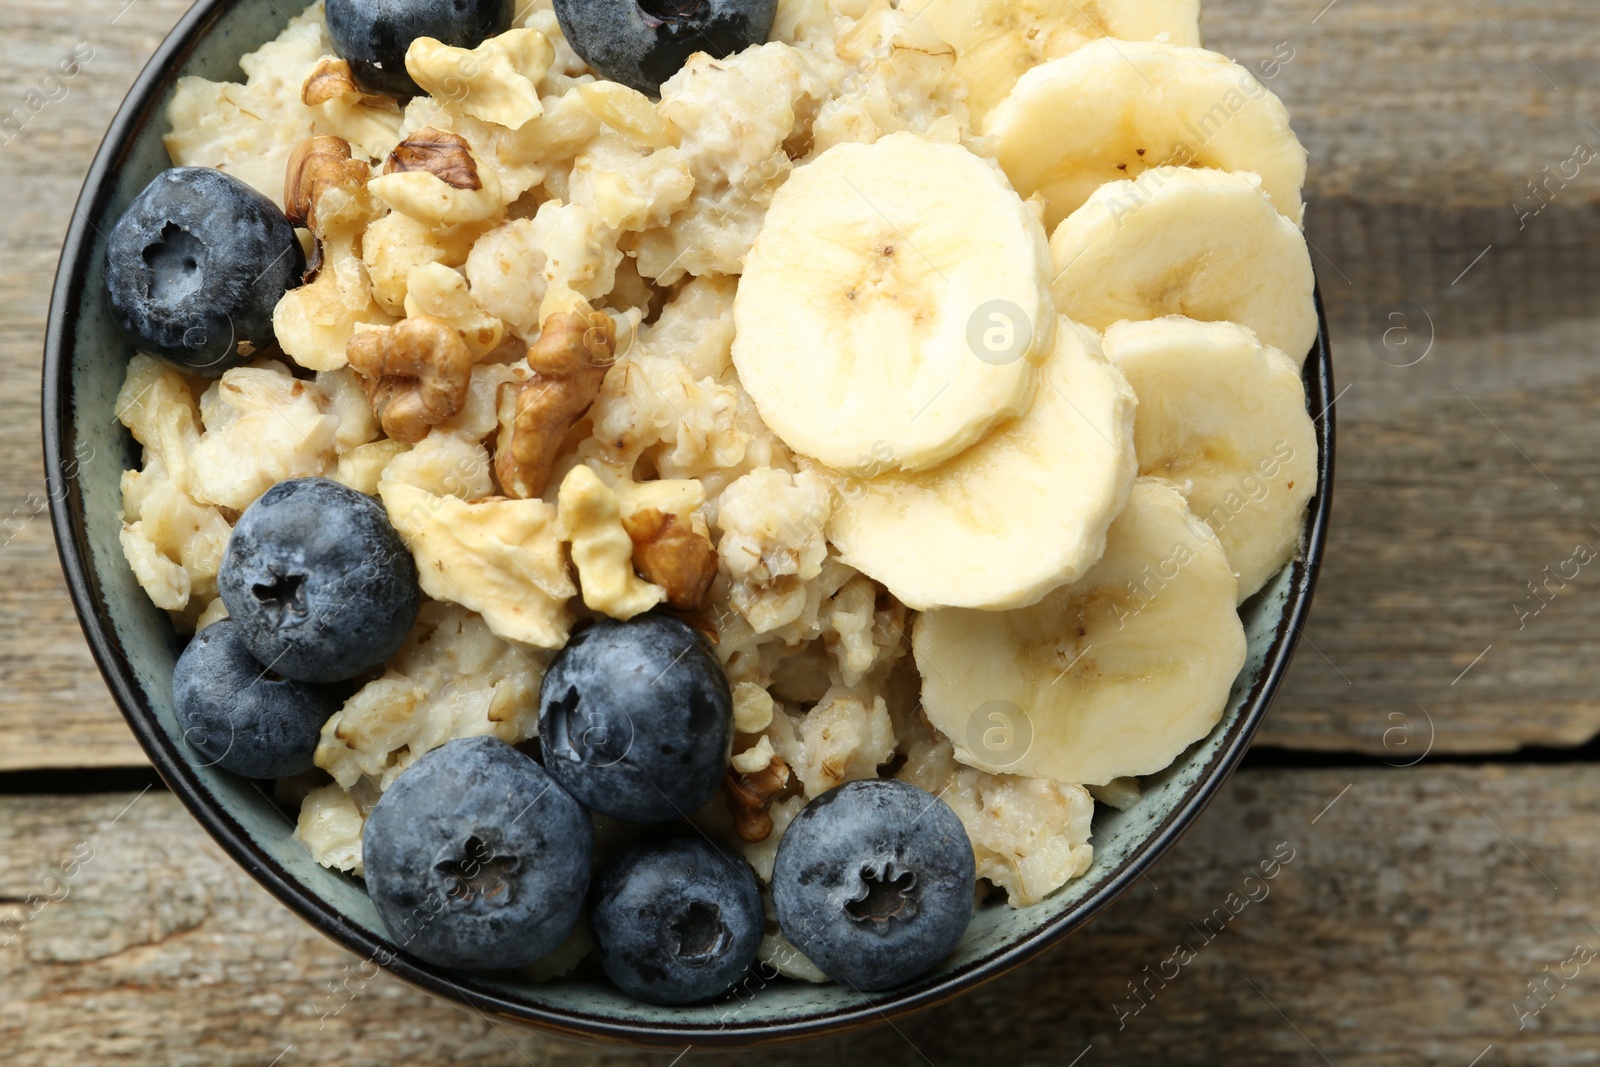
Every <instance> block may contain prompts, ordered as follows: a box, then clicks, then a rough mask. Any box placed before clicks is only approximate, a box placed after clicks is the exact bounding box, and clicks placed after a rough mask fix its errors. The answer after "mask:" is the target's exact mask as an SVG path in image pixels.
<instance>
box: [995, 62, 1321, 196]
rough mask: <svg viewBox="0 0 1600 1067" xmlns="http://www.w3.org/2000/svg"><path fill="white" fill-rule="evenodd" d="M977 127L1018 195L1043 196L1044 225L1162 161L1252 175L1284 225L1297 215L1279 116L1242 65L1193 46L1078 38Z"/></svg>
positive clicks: (1295, 151) (1294, 165) (1291, 141)
mask: <svg viewBox="0 0 1600 1067" xmlns="http://www.w3.org/2000/svg"><path fill="white" fill-rule="evenodd" d="M1185 43H1188V42H1184V41H1178V42H1176V44H1185ZM984 132H985V133H987V134H989V135H990V136H992V137H995V138H996V139H997V140H998V148H997V158H998V159H999V160H1000V166H1001V167H1003V168H1004V169H1005V172H1006V173H1007V174H1008V175H1010V176H1011V181H1012V183H1013V184H1014V185H1015V186H1016V187H1017V191H1018V192H1019V193H1021V194H1022V195H1023V196H1025V197H1027V196H1032V195H1033V194H1034V193H1043V194H1044V195H1045V198H1046V200H1047V202H1048V207H1047V210H1046V211H1045V226H1046V227H1048V228H1054V227H1055V225H1056V224H1057V223H1058V222H1060V221H1061V220H1062V219H1064V218H1066V217H1067V216H1068V215H1070V214H1072V213H1073V212H1074V211H1076V210H1078V208H1079V207H1081V206H1082V205H1083V203H1084V202H1085V201H1086V200H1088V199H1089V196H1090V195H1091V194H1092V193H1093V192H1094V191H1095V190H1096V189H1098V188H1099V187H1100V186H1102V185H1104V184H1105V183H1106V182H1113V181H1119V180H1121V179H1124V178H1135V177H1138V176H1139V174H1140V173H1142V172H1143V171H1145V170H1147V169H1149V168H1152V167H1162V166H1167V165H1174V166H1198V167H1214V168H1216V169H1218V170H1243V171H1250V172H1251V173H1253V174H1259V175H1261V188H1262V189H1263V190H1265V192H1266V193H1267V195H1268V196H1269V197H1271V198H1272V202H1273V204H1274V205H1276V206H1277V208H1278V210H1279V211H1281V212H1282V213H1283V216H1284V217H1285V218H1287V219H1288V220H1289V221H1290V222H1292V223H1294V224H1295V225H1296V226H1298V225H1300V221H1301V216H1302V215H1303V214H1304V211H1305V208H1304V205H1303V204H1302V203H1301V200H1300V189H1301V186H1303V185H1304V184H1305V180H1306V150H1305V149H1304V148H1302V147H1301V145H1300V140H1299V138H1297V137H1295V135H1294V130H1293V129H1291V128H1290V127H1289V112H1288V111H1287V110H1286V109H1285V108H1284V106H1283V103H1282V102H1281V101H1280V100H1279V99H1278V98H1277V97H1276V96H1274V95H1273V94H1272V93H1271V92H1270V91H1269V90H1268V89H1267V88H1266V87H1265V86H1264V85H1262V84H1261V83H1260V82H1258V81H1257V80H1256V79H1255V78H1254V77H1253V76H1252V75H1251V74H1250V72H1249V71H1248V70H1246V69H1245V68H1243V67H1241V66H1239V65H1238V64H1237V63H1235V62H1233V60H1231V59H1229V58H1227V57H1226V56H1221V55H1218V54H1217V53H1215V52H1208V51H1206V50H1205V49H1203V48H1179V47H1174V45H1172V44H1162V43H1159V42H1155V41H1139V42H1123V41H1112V40H1103V41H1096V42H1094V43H1093V44H1089V45H1085V46H1084V47H1083V48H1081V49H1079V50H1078V51H1076V52H1074V53H1072V54H1071V55H1070V56H1067V57H1065V58H1063V59H1057V60H1054V61H1052V62H1050V63H1047V64H1045V65H1044V66H1042V67H1036V68H1034V69H1033V70H1031V71H1029V72H1028V73H1027V74H1025V75H1023V76H1022V79H1021V80H1020V81H1018V82H1017V87H1016V88H1015V89H1014V90H1012V93H1011V95H1010V96H1008V97H1007V98H1006V100H1005V102H1004V103H1002V104H1001V105H1000V106H999V107H997V108H995V110H994V112H993V113H992V114H990V116H989V119H988V124H987V125H986V126H985V128H984Z"/></svg>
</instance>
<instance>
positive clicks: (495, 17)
mask: <svg viewBox="0 0 1600 1067" xmlns="http://www.w3.org/2000/svg"><path fill="white" fill-rule="evenodd" d="M327 12H328V14H327V18H328V36H329V37H331V38H332V39H333V47H334V50H335V51H336V52H338V53H339V55H340V56H341V57H343V58H344V59H345V60H346V61H348V62H349V64H350V69H351V71H352V72H353V73H354V74H355V76H356V80H358V81H360V82H361V84H363V85H365V86H366V87H367V88H369V89H372V90H374V91H375V92H380V93H388V94H389V95H390V96H416V95H418V94H420V93H421V92H422V89H421V87H420V86H418V85H417V83H416V82H414V81H412V80H411V75H409V74H407V73H406V50H407V49H408V48H410V47H411V42H412V41H415V40H416V39H417V38H419V37H432V38H433V39H434V40H436V41H443V42H444V43H445V44H448V45H452V46H454V47H456V48H476V47H478V46H479V45H480V44H482V43H483V42H484V41H487V40H488V39H489V38H491V37H497V36H499V35H500V34H502V33H505V32H506V31H507V30H509V29H510V28H511V22H512V19H513V18H515V16H516V13H517V5H516V0H328V7H327Z"/></svg>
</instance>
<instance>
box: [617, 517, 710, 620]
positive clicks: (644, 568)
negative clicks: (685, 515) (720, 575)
mask: <svg viewBox="0 0 1600 1067" xmlns="http://www.w3.org/2000/svg"><path fill="white" fill-rule="evenodd" d="M622 524H623V526H625V527H627V530H628V536H629V537H631V538H632V539H633V566H634V569H635V570H637V571H638V572H639V574H640V576H641V577H643V578H644V580H645V581H647V582H650V583H651V584H653V585H659V586H660V587H661V588H662V589H665V590H666V592H667V603H668V604H670V605H671V606H672V607H674V608H677V609H678V610H679V611H695V610H697V609H699V608H703V607H705V606H706V601H707V600H708V599H709V598H710V596H711V583H712V582H714V581H715V580H716V578H717V550H716V549H714V548H712V547H711V540H710V539H709V538H706V537H702V536H700V535H699V534H697V533H695V532H694V531H693V530H691V529H689V528H688V527H687V526H685V525H684V524H683V523H682V522H680V521H679V520H678V516H676V515H673V514H670V513H668V514H663V513H662V512H660V511H657V510H656V509H655V508H643V509H641V510H639V511H636V512H634V513H633V514H632V515H630V516H628V517H627V518H625V519H623V520H622Z"/></svg>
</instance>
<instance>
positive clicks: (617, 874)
mask: <svg viewBox="0 0 1600 1067" xmlns="http://www.w3.org/2000/svg"><path fill="white" fill-rule="evenodd" d="M762 922H763V918H762V912H761V889H760V886H759V883H758V882H757V881H756V875H755V872H754V871H752V870H751V869H750V865H749V864H748V863H746V862H745V861H744V860H743V859H741V858H739V857H736V856H731V855H729V854H727V853H725V852H723V851H722V850H721V849H719V848H717V847H716V846H715V845H713V844H711V842H709V841H707V840H706V839H705V838H703V837H678V838H669V839H667V840H665V841H643V842H636V843H635V844H632V845H630V846H628V847H627V848H624V849H623V850H622V851H621V852H619V853H617V855H616V856H615V857H613V858H612V860H611V862H610V863H609V864H607V865H606V868H605V870H604V871H603V872H602V873H601V875H600V879H599V883H598V885H597V886H596V887H595V903H594V907H593V909H592V910H591V911H590V912H589V926H590V928H591V929H592V930H593V931H594V936H595V940H597V941H598V942H599V943H600V964H601V966H603V967H604V968H605V972H606V976H607V977H608V978H610V979H611V981H612V982H613V983H615V984H616V986H617V988H618V989H621V990H622V991H623V992H624V993H627V994H628V995H629V996H632V997H637V998H638V999H640V1000H644V1001H649V1002H650V1003H651V1004H694V1003H697V1002H699V1001H703V1000H710V999H711V998H713V997H716V996H720V995H721V994H723V993H726V992H727V991H728V990H729V989H731V988H732V987H733V984H734V983H735V982H737V981H738V980H739V978H740V976H742V975H743V974H744V972H745V970H746V969H747V968H748V967H749V966H750V964H752V963H754V962H755V959H756V952H757V951H758V950H759V949H760V948H761V934H762Z"/></svg>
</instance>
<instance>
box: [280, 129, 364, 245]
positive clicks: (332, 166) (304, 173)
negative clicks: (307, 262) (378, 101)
mask: <svg viewBox="0 0 1600 1067" xmlns="http://www.w3.org/2000/svg"><path fill="white" fill-rule="evenodd" d="M367 175H368V167H367V164H366V163H365V162H363V161H362V160H359V159H352V158H351V156H350V142H348V141H346V140H345V139H344V138H343V137H332V136H329V135H327V134H318V135H317V136H315V137H307V138H306V139H305V140H304V141H301V142H300V144H299V145H298V146H297V147H296V148H295V150H294V154H293V155H291V156H290V157H289V166H288V169H287V170H286V171H285V172H284V183H283V202H284V205H285V206H284V214H286V215H288V216H289V221H290V222H292V223H293V224H294V225H296V226H304V227H307V228H308V229H310V230H311V231H312V232H313V233H317V231H318V226H317V201H318V200H320V199H322V194H323V192H324V191H325V190H327V189H328V188H329V187H330V186H335V185H355V184H357V183H360V182H365V181H366V180H367ZM318 237H319V239H320V237H321V235H320V234H318ZM307 273H308V274H309V273H313V272H311V271H308V272H307Z"/></svg>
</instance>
